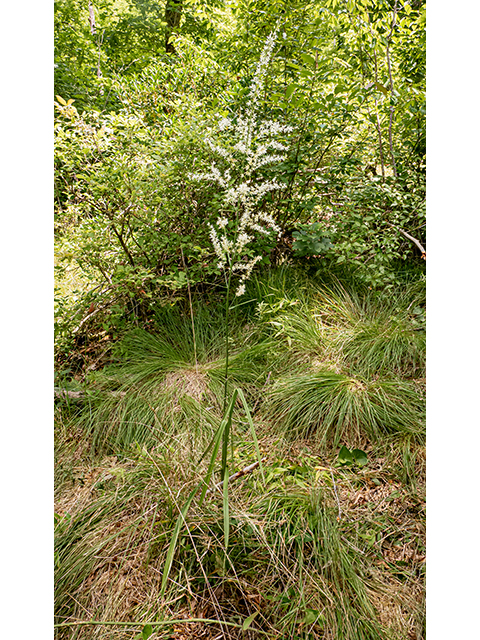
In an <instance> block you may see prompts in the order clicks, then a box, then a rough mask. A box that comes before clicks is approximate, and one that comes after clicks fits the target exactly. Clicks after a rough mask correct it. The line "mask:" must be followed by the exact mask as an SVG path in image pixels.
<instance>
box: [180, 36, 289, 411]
mask: <svg viewBox="0 0 480 640" xmlns="http://www.w3.org/2000/svg"><path fill="white" fill-rule="evenodd" d="M277 34H278V26H277V27H276V29H275V30H274V31H273V32H272V33H271V34H270V36H269V37H268V38H267V40H266V42H265V46H264V48H263V51H262V54H261V56H260V59H259V61H258V63H257V66H256V69H255V74H254V77H253V80H252V84H251V86H250V92H249V94H248V99H247V104H246V108H245V110H244V112H242V113H239V114H238V115H237V117H236V118H234V119H230V118H221V119H220V120H219V122H218V124H217V125H216V127H214V128H209V129H207V131H206V135H205V142H206V144H207V145H208V147H209V148H210V150H211V151H212V153H213V154H214V155H216V156H218V157H219V159H220V160H219V164H220V166H217V163H216V161H213V162H212V164H211V167H210V171H208V172H206V173H196V174H191V175H190V178H191V179H194V180H206V181H208V182H213V183H215V184H217V185H218V186H219V187H220V189H221V191H223V203H222V207H221V213H220V215H219V217H218V218H217V220H216V222H215V223H214V224H209V227H210V239H211V241H212V245H213V249H214V251H215V254H216V256H217V258H218V267H219V269H221V270H222V271H223V274H224V277H225V284H226V299H225V339H226V347H225V387H224V398H223V411H224V412H225V408H226V402H227V387H228V365H229V310H230V297H231V289H232V285H233V283H234V281H235V280H236V289H235V293H236V295H237V296H242V295H243V294H244V293H245V283H246V281H247V280H248V279H249V277H250V275H251V273H252V270H253V268H254V267H255V265H256V264H257V262H259V261H260V260H261V259H262V257H261V256H260V255H256V256H254V257H248V255H247V253H248V246H249V245H251V243H253V242H254V240H255V238H256V237H258V235H259V234H261V235H264V236H270V237H271V236H272V235H274V236H277V238H279V237H280V235H281V229H280V227H279V226H278V225H277V224H276V222H275V220H274V219H273V217H272V215H271V214H270V213H267V212H265V211H262V210H261V207H260V205H261V203H262V201H263V200H264V198H265V196H266V195H267V194H268V193H271V192H272V191H275V190H277V189H280V188H281V187H282V185H281V184H279V183H278V182H277V180H276V179H275V178H273V179H271V180H265V179H263V180H262V177H261V176H260V175H259V172H258V170H259V169H260V168H261V167H265V166H267V165H270V166H271V165H274V164H277V163H279V162H281V161H282V160H284V159H285V155H283V153H282V152H284V151H286V150H287V146H286V145H285V144H283V143H281V142H279V141H278V140H277V136H279V135H281V134H286V133H289V132H290V131H292V127H289V126H286V125H282V124H280V123H278V122H273V121H271V120H264V121H262V119H261V118H260V116H259V111H260V95H261V93H262V92H263V90H264V87H265V80H266V77H267V71H268V66H269V63H270V60H271V58H272V54H273V49H274V46H275V41H276V38H277Z"/></svg>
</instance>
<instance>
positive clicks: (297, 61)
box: [55, 0, 426, 640]
mask: <svg viewBox="0 0 480 640" xmlns="http://www.w3.org/2000/svg"><path fill="white" fill-rule="evenodd" d="M55 67H56V69H55V244H56V258H55V260H56V262H55V264H56V266H55V270H56V292H55V305H56V320H55V363H56V365H55V367H56V412H55V416H56V428H55V433H56V450H55V457H56V470H55V480H56V488H55V493H56V496H55V497H56V512H55V539H56V543H55V573H56V594H55V600H56V602H55V607H56V611H55V615H56V619H55V622H56V634H57V637H58V638H59V639H60V638H62V639H63V638H68V639H70V638H71V639H74V638H97V637H98V638H112V639H113V638H132V637H139V638H147V637H149V636H150V635H151V636H152V638H172V639H176V640H180V639H181V638H202V637H203V638H212V639H213V638H221V637H226V638H227V637H231V638H237V637H238V638H241V637H242V638H257V637H258V638H260V637H270V638H291V639H292V640H293V639H295V640H300V639H301V640H308V639H314V638H325V639H327V638H331V639H332V640H333V639H334V638H335V639H341V638H343V639H345V640H357V639H365V640H367V639H368V640H373V639H378V640H380V639H390V640H397V639H398V640H400V639H404V638H412V639H414V638H417V639H420V638H422V639H423V638H424V637H425V622H424V620H425V618H424V559H425V548H424V545H425V535H424V534H425V532H424V466H425V464H424V463H425V456H424V440H425V429H424V418H425V415H424V414H425V398H424V391H425V313H426V311H425V276H424V272H425V260H426V255H425V244H426V242H425V9H424V5H423V2H421V1H417V0H409V2H403V3H400V2H398V1H397V0H382V1H380V2H378V1H375V2H373V1H372V0H355V1H351V0H318V1H317V2H308V1H305V2H291V1H289V0H282V1H281V2H280V1H278V2H275V1H273V2H268V3H266V2H263V0H252V1H248V0H232V1H231V2H224V1H223V0H210V1H209V2H203V3H200V2H195V0H189V1H187V0H166V2H165V3H161V4H159V3H157V2H150V1H149V0H102V1H99V2H93V1H91V2H89V4H87V3H80V2H78V0H57V1H56V2H55ZM236 472H241V473H240V475H238V476H234V474H235V473H236ZM232 476H233V477H232Z"/></svg>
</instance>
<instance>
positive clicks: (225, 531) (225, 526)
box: [223, 466, 230, 551]
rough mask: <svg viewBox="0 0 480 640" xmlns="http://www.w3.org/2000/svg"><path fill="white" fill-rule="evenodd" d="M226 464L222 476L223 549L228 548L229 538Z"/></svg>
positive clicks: (227, 473)
mask: <svg viewBox="0 0 480 640" xmlns="http://www.w3.org/2000/svg"><path fill="white" fill-rule="evenodd" d="M229 477H230V474H229V472H228V466H227V467H226V469H225V476H224V478H223V535H224V537H225V551H226V550H227V549H228V540H229V538H230V509H229V504H228V478H229Z"/></svg>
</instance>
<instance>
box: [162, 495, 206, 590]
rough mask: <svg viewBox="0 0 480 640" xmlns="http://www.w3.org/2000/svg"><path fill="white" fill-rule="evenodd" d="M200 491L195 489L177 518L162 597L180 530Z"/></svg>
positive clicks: (163, 580)
mask: <svg viewBox="0 0 480 640" xmlns="http://www.w3.org/2000/svg"><path fill="white" fill-rule="evenodd" d="M198 489H199V488H198V487H195V489H194V490H193V491H192V493H191V494H190V495H189V497H188V500H187V501H186V503H185V504H184V506H183V508H182V510H181V511H180V515H179V516H178V518H177V522H176V524H175V529H174V530H173V534H172V539H171V541H170V546H169V548H168V552H167V557H166V560H165V566H164V568H163V575H162V586H161V588H160V597H163V596H164V595H165V589H166V588H167V580H168V575H169V573H170V569H171V567H172V562H173V556H174V555H175V549H176V547H177V540H178V536H179V534H180V530H181V528H182V525H183V523H184V522H185V516H186V515H187V511H188V509H189V507H190V505H191V503H192V500H193V498H194V497H195V495H196V493H197V491H198Z"/></svg>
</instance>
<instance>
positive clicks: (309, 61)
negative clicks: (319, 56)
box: [300, 53, 315, 65]
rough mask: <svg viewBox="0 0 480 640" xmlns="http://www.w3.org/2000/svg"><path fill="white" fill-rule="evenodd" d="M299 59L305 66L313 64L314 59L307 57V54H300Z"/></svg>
mask: <svg viewBox="0 0 480 640" xmlns="http://www.w3.org/2000/svg"><path fill="white" fill-rule="evenodd" d="M300 57H301V59H302V60H303V61H304V62H305V63H306V64H311V65H314V64H315V58H314V57H312V56H311V55H309V54H308V53H301V54H300Z"/></svg>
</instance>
